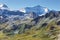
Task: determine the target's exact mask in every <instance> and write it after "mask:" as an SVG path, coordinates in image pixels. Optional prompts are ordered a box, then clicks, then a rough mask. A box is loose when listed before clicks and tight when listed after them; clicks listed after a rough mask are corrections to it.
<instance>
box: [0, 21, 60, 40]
mask: <svg viewBox="0 0 60 40" xmlns="http://www.w3.org/2000/svg"><path fill="white" fill-rule="evenodd" d="M39 25H40V24H39ZM51 26H54V27H55V29H54V30H50V27H51ZM36 27H37V26H36ZM59 30H60V28H59V26H57V25H56V23H55V21H51V22H50V23H49V24H48V25H47V26H46V27H42V28H41V29H38V30H37V29H36V28H34V27H33V28H31V29H30V30H28V31H26V32H25V33H23V34H15V35H11V36H6V35H5V34H3V33H2V32H0V40H55V39H57V34H58V33H59Z"/></svg>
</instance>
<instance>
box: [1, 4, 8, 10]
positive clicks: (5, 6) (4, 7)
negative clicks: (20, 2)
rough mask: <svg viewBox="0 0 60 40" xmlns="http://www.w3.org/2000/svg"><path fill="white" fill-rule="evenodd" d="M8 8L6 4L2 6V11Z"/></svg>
mask: <svg viewBox="0 0 60 40" xmlns="http://www.w3.org/2000/svg"><path fill="white" fill-rule="evenodd" d="M7 8H8V7H7V5H5V4H0V9H7Z"/></svg>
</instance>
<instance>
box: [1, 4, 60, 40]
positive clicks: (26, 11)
mask: <svg viewBox="0 0 60 40" xmlns="http://www.w3.org/2000/svg"><path fill="white" fill-rule="evenodd" d="M59 26H60V11H55V10H50V9H48V8H46V7H42V6H40V5H37V6H34V7H25V8H22V9H19V10H10V8H8V6H7V5H5V4H0V33H1V32H2V33H3V34H5V35H6V36H8V37H5V36H4V37H5V38H8V39H7V40H9V39H10V40H13V39H14V40H20V39H21V40H56V39H57V36H58V35H59V31H60V27H59ZM11 35H13V36H12V37H10V36H11ZM4 37H3V36H2V38H3V39H2V38H1V39H2V40H5V39H4ZM58 37H59V36H58ZM11 38H12V39H11Z"/></svg>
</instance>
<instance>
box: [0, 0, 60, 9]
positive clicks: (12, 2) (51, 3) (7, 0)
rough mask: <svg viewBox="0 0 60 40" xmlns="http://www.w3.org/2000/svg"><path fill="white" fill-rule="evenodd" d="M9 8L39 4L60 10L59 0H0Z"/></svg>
mask: <svg viewBox="0 0 60 40" xmlns="http://www.w3.org/2000/svg"><path fill="white" fill-rule="evenodd" d="M0 3H3V4H6V5H7V6H8V7H9V8H11V9H20V8H24V7H30V6H36V5H41V6H43V7H47V8H49V9H54V10H60V0H0Z"/></svg>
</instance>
